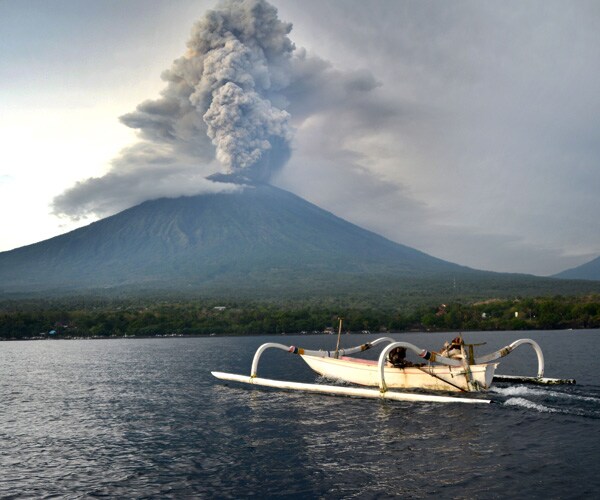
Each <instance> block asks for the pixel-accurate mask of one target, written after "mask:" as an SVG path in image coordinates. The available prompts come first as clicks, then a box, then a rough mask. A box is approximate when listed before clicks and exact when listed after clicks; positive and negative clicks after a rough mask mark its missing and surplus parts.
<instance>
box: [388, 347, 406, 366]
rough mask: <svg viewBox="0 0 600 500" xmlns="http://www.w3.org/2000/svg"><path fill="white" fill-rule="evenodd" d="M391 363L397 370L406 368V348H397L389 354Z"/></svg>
mask: <svg viewBox="0 0 600 500" xmlns="http://www.w3.org/2000/svg"><path fill="white" fill-rule="evenodd" d="M388 360H389V362H390V363H391V364H392V365H393V366H395V367H396V368H402V367H403V366H406V347H395V348H394V349H392V350H391V351H390V353H389V354H388Z"/></svg>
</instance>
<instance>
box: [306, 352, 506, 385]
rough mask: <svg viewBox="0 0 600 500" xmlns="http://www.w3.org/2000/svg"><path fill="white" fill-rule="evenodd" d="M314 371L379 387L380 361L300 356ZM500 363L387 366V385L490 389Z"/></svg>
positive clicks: (329, 376)
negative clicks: (466, 366)
mask: <svg viewBox="0 0 600 500" xmlns="http://www.w3.org/2000/svg"><path fill="white" fill-rule="evenodd" d="M301 357H302V359H303V360H304V361H305V362H306V363H307V364H308V366H310V367H311V368H312V369H313V370H314V371H315V372H317V373H318V374H320V375H322V376H323V377H326V378H328V379H332V380H343V381H345V382H350V383H352V384H358V385H363V386H369V387H378V386H379V380H380V379H379V370H378V365H377V362H375V361H369V360H364V359H357V358H347V357H342V358H339V359H336V358H328V357H317V356H311V355H306V354H304V355H301ZM496 366H498V363H486V364H479V365H470V366H469V367H468V370H466V369H465V368H464V367H463V366H446V365H425V366H421V367H417V366H412V367H406V368H395V367H393V366H391V365H390V366H386V367H385V370H384V374H385V384H386V386H387V387H388V388H390V389H392V388H393V389H425V390H431V391H454V392H459V391H466V392H471V391H474V390H476V391H481V390H487V389H488V388H489V387H490V386H491V384H492V380H493V378H494V372H495V370H496Z"/></svg>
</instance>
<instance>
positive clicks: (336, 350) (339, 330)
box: [334, 318, 344, 359]
mask: <svg viewBox="0 0 600 500" xmlns="http://www.w3.org/2000/svg"><path fill="white" fill-rule="evenodd" d="M338 319H339V320H340V323H339V326H338V338H337V345H336V346H335V355H334V358H335V359H337V358H338V353H339V350H340V337H341V336H342V321H343V320H344V318H338Z"/></svg>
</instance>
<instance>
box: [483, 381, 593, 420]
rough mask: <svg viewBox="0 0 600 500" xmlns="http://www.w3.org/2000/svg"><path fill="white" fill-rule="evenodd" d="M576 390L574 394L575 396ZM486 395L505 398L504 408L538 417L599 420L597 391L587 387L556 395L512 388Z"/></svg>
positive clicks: (518, 387) (568, 390)
mask: <svg viewBox="0 0 600 500" xmlns="http://www.w3.org/2000/svg"><path fill="white" fill-rule="evenodd" d="M576 390H577V391H578V392H575V391H576ZM582 391H586V392H583V393H582ZM490 392H491V393H494V394H497V395H498V396H500V397H501V398H506V399H504V400H503V401H502V404H504V405H505V406H510V407H516V408H521V409H526V410H532V411H536V412H539V413H560V414H564V415H574V416H579V417H585V418H593V419H600V388H596V387H588V388H587V390H586V388H581V387H580V388H578V389H574V388H568V389H565V390H564V391H560V390H554V389H552V390H548V389H540V388H535V387H529V386H525V385H516V386H510V387H494V388H492V389H491V390H490ZM590 392H591V394H590Z"/></svg>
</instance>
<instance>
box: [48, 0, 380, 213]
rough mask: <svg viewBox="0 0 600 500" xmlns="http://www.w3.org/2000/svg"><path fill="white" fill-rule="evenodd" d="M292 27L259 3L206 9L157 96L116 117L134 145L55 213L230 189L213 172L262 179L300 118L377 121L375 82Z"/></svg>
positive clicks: (289, 143)
mask: <svg viewBox="0 0 600 500" xmlns="http://www.w3.org/2000/svg"><path fill="white" fill-rule="evenodd" d="M291 28H292V26H291V24H289V23H285V22H282V21H280V20H279V19H278V17H277V10H276V9H275V8H274V7H273V6H271V5H270V4H268V3H267V2H265V1H262V0H229V1H224V2H221V3H220V4H219V6H218V7H217V8H216V9H215V10H210V11H208V12H207V13H206V15H205V16H204V17H203V18H202V19H201V20H200V21H198V22H197V23H196V24H194V26H193V28H192V33H191V37H190V39H189V41H188V50H187V52H186V54H185V55H184V56H182V57H180V58H178V59H176V60H175V61H174V62H173V64H172V66H171V68H170V69H168V70H166V71H164V72H163V74H162V78H163V80H164V81H165V82H166V87H165V88H164V89H163V91H162V92H161V96H160V97H159V98H158V99H154V100H146V101H144V102H142V103H140V104H139V105H138V106H137V107H136V109H135V111H133V112H131V113H128V114H125V115H123V116H122V117H121V118H120V120H121V123H123V124H124V125H126V126H127V127H130V128H132V129H134V130H136V131H137V133H138V137H139V140H140V142H139V143H137V144H135V145H133V146H131V147H128V148H126V149H124V150H123V151H122V152H121V154H120V155H119V156H118V157H117V158H115V159H114V160H113V161H112V162H111V168H110V170H109V171H108V172H107V173H106V174H105V175H104V176H103V177H98V178H90V179H87V180H83V181H80V182H78V183H77V184H75V185H74V186H72V187H71V188H69V189H68V190H66V191H65V192H64V193H62V194H61V195H59V196H57V197H56V198H55V200H54V203H53V210H54V213H55V214H57V215H62V216H68V217H71V218H73V219H77V218H79V217H85V216H89V215H94V216H105V215H107V214H110V213H113V212H114V211H116V210H119V209H122V208H126V207H128V206H131V205H133V204H135V203H138V202H140V201H143V200H145V199H149V198H153V197H158V196H175V195H181V194H201V193H205V192H215V191H219V190H228V191H232V190H234V188H232V187H231V186H227V185H226V184H225V183H223V182H220V183H215V182H212V181H214V180H215V177H214V176H213V177H210V176H211V175H212V174H214V173H216V172H222V173H229V174H236V175H237V177H238V178H242V179H245V180H246V181H247V182H256V181H258V182H266V181H269V180H270V179H271V178H272V177H273V175H274V174H276V173H277V172H278V171H280V170H281V167H282V166H283V165H285V164H286V163H287V162H288V160H289V158H290V155H291V152H292V147H293V131H294V129H295V128H296V127H298V126H301V125H302V123H303V122H304V121H305V120H307V119H309V118H311V117H316V116H330V117H331V116H337V117H338V119H348V120H350V121H352V120H355V119H356V118H357V117H359V116H360V117H361V118H360V121H362V122H363V124H362V125H361V127H364V126H369V121H370V122H371V124H373V125H374V123H375V121H378V122H381V121H382V117H383V115H384V114H385V113H384V111H385V110H384V108H383V107H382V106H381V105H379V107H377V106H378V105H377V104H376V103H375V101H372V102H368V98H367V97H366V96H368V95H369V94H371V93H372V92H373V91H374V90H376V89H377V88H378V87H379V86H380V83H379V82H378V81H377V80H376V79H375V77H374V76H373V75H372V74H371V73H370V72H369V71H367V70H364V69H353V70H351V71H345V72H343V71H340V70H337V69H335V68H334V67H333V66H332V65H331V64H330V63H328V62H327V61H324V60H323V59H320V58H319V57H318V56H315V55H308V53H307V52H306V51H305V50H303V49H296V47H295V46H294V44H293V43H292V41H291V40H290V38H289V37H288V34H289V33H290V31H291ZM349 110H350V111H349ZM351 115H352V116H351ZM344 116H345V118H344ZM332 153H333V151H332ZM300 168H301V167H300ZM307 172H308V170H305V171H304V174H303V175H305V174H306V173H307ZM206 177H210V179H211V180H207V179H206ZM221 179H224V178H223V177H221Z"/></svg>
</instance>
